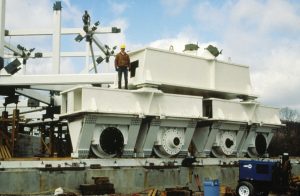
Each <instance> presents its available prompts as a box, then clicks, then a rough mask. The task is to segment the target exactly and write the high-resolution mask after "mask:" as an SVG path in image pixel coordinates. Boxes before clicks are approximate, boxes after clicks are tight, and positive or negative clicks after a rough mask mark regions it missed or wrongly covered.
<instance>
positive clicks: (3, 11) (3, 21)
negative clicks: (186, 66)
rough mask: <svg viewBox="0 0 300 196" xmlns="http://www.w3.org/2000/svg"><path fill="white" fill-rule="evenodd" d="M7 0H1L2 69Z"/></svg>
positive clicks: (0, 39)
mask: <svg viewBox="0 0 300 196" xmlns="http://www.w3.org/2000/svg"><path fill="white" fill-rule="evenodd" d="M4 36H5V0H0V70H1V69H2V68H3V67H4Z"/></svg>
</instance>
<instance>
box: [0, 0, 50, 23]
mask: <svg viewBox="0 0 300 196" xmlns="http://www.w3.org/2000/svg"><path fill="white" fill-rule="evenodd" d="M50 16H51V17H50ZM5 26H6V28H50V27H51V26H52V3H51V1H50V0H39V1H30V0H22V1H19V0H9V1H6V25H5Z"/></svg>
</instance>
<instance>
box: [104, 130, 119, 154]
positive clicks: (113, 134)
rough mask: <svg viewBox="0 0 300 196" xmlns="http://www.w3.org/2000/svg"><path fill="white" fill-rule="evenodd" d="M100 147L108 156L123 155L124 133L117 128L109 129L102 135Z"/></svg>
mask: <svg viewBox="0 0 300 196" xmlns="http://www.w3.org/2000/svg"><path fill="white" fill-rule="evenodd" d="M100 146H101V148H102V150H103V151H104V152H105V153H107V154H121V153H122V150H123V147H124V137H123V134H122V132H121V131H120V130H119V129H117V128H115V127H107V128H106V129H104V130H103V131H102V133H101V135H100Z"/></svg>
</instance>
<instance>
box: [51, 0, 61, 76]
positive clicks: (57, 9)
mask: <svg viewBox="0 0 300 196" xmlns="http://www.w3.org/2000/svg"><path fill="white" fill-rule="evenodd" d="M61 8H62V7H61V2H60V1H56V2H55V3H54V5H53V11H54V12H53V24H54V28H53V45H52V54H53V56H52V61H53V62H52V63H53V71H52V73H53V74H59V73H60V36H61Z"/></svg>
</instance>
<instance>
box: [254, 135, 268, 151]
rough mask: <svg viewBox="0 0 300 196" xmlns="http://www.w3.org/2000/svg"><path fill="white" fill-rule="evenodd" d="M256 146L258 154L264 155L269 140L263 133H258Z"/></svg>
mask: <svg viewBox="0 0 300 196" xmlns="http://www.w3.org/2000/svg"><path fill="white" fill-rule="evenodd" d="M255 148H256V152H257V154H258V155H263V154H264V153H265V152H266V150H267V141H266V138H265V137H264V136H263V134H258V135H257V136H256V138H255Z"/></svg>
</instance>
